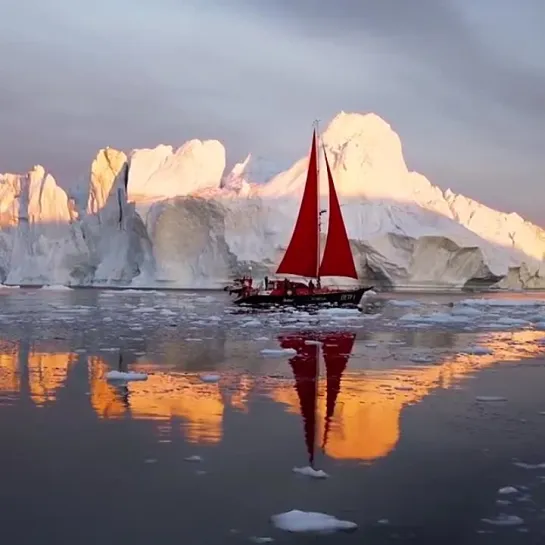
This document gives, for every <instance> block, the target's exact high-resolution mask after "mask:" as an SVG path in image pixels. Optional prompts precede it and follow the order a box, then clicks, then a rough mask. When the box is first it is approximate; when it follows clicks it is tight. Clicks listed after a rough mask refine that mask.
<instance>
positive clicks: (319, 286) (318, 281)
mask: <svg viewBox="0 0 545 545" xmlns="http://www.w3.org/2000/svg"><path fill="white" fill-rule="evenodd" d="M316 287H317V288H318V289H322V281H321V280H320V279H319V278H317V279H316Z"/></svg>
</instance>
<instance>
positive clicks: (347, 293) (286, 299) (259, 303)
mask: <svg viewBox="0 0 545 545" xmlns="http://www.w3.org/2000/svg"><path fill="white" fill-rule="evenodd" d="M371 289H372V287H371V286H370V287H366V288H358V289H355V290H339V291H331V292H325V293H312V294H310V293H309V294H305V295H264V294H263V295H260V294H255V295H248V296H243V297H239V298H238V299H235V301H234V303H235V305H244V306H251V307H271V306H295V307H302V306H320V305H331V306H339V307H357V306H358V303H359V302H360V301H361V298H362V297H363V294H364V293H365V292H366V291H369V290H371Z"/></svg>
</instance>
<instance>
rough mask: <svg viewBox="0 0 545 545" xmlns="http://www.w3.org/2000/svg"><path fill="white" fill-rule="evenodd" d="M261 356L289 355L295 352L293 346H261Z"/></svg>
mask: <svg viewBox="0 0 545 545" xmlns="http://www.w3.org/2000/svg"><path fill="white" fill-rule="evenodd" d="M261 354H262V355H263V356H290V355H293V354H297V350H295V348H263V350H261Z"/></svg>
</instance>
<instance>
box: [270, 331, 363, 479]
mask: <svg viewBox="0 0 545 545" xmlns="http://www.w3.org/2000/svg"><path fill="white" fill-rule="evenodd" d="M278 340H279V342H280V346H281V347H282V348H293V349H294V350H296V351H297V354H295V355H294V356H292V357H291V358H290V360H289V362H290V365H291V368H292V369H293V375H294V377H295V390H296V392H297V396H298V398H299V404H300V409H301V415H302V417H303V425H304V433H305V445H306V448H307V454H308V462H309V466H310V467H312V468H314V458H315V450H316V441H317V435H318V430H317V426H318V422H317V402H318V380H319V375H320V372H319V368H320V366H319V354H320V345H321V348H322V349H321V352H322V354H323V357H324V362H325V368H326V406H325V415H324V422H323V430H322V431H321V435H322V444H321V449H322V450H323V451H325V448H326V445H327V440H328V435H329V429H330V427H331V421H332V419H333V414H334V412H335V405H336V403H337V397H338V395H339V392H340V390H341V378H342V375H343V373H344V371H345V369H346V366H347V364H348V360H349V359H350V356H351V353H352V350H353V347H354V342H355V340H356V335H355V333H351V332H350V333H349V332H343V333H341V332H332V333H300V334H294V335H281V336H280V337H279V338H278Z"/></svg>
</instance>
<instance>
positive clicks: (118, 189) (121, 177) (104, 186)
mask: <svg viewBox="0 0 545 545" xmlns="http://www.w3.org/2000/svg"><path fill="white" fill-rule="evenodd" d="M127 176H128V165H127V156H126V155H125V154H124V153H123V152H122V151H118V150H116V149H112V148H105V149H101V150H100V151H99V152H98V154H97V156H96V157H95V160H94V161H93V163H92V164H91V172H90V175H89V199H88V201H87V214H99V215H104V212H106V210H105V208H108V209H110V208H112V209H117V210H119V208H120V203H122V202H123V201H125V200H126V198H125V194H126V183H127ZM106 213H107V212H106Z"/></svg>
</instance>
